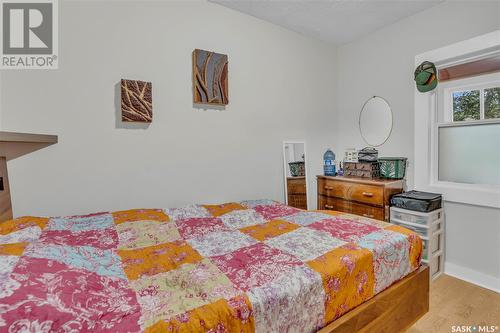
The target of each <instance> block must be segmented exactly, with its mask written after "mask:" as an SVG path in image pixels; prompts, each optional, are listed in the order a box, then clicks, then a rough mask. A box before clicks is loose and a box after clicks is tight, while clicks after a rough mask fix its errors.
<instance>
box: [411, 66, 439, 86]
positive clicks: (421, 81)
mask: <svg viewBox="0 0 500 333" xmlns="http://www.w3.org/2000/svg"><path fill="white" fill-rule="evenodd" d="M415 82H416V83H417V89H418V91H420V92H428V91H431V90H432V89H434V88H436V86H437V84H438V80H437V71H436V66H434V64H433V63H432V62H429V61H424V62H423V63H421V64H420V65H419V66H418V67H417V69H415Z"/></svg>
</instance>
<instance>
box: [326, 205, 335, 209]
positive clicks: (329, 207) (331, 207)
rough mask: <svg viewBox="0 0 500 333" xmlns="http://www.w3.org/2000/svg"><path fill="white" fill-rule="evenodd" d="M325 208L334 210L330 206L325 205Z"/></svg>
mask: <svg viewBox="0 0 500 333" xmlns="http://www.w3.org/2000/svg"><path fill="white" fill-rule="evenodd" d="M325 208H326V209H333V206H330V205H325Z"/></svg>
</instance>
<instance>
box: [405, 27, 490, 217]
mask: <svg viewBox="0 0 500 333" xmlns="http://www.w3.org/2000/svg"><path fill="white" fill-rule="evenodd" d="M499 53H500V30H497V31H494V32H491V33H488V34H485V35H482V36H479V37H475V38H471V39H468V40H465V41H462V42H459V43H455V44H452V45H449V46H445V47H442V48H439V49H436V50H432V51H429V52H425V53H423V54H420V55H417V56H416V57H415V67H417V66H418V65H419V64H420V63H422V62H423V61H431V62H433V63H434V64H435V65H436V66H437V67H438V68H439V67H447V66H452V65H455V64H460V63H465V62H470V61H474V60H478V59H481V58H485V57H488V56H491V55H497V54H499ZM494 74H498V73H494ZM486 75H489V74H486ZM481 76H483V75H481ZM469 79H470V80H472V79H473V77H472V78H465V79H457V80H450V81H445V82H443V83H440V84H438V89H435V90H434V91H431V92H428V93H420V92H418V91H417V90H416V89H415V95H414V96H415V99H414V102H415V109H414V154H415V155H414V163H415V167H414V169H413V174H414V184H415V188H416V189H418V190H422V191H428V192H438V193H442V194H443V198H444V200H446V201H451V202H460V203H466V204H472V205H478V206H488V207H495V208H500V186H496V185H482V184H465V183H455V182H446V181H439V179H438V170H439V169H438V164H437V163H438V156H439V155H438V153H439V152H438V144H439V142H438V130H439V127H443V126H472V125H480V124H483V123H488V124H490V123H499V122H500V119H487V120H471V121H456V122H453V121H451V122H450V121H445V119H446V118H444V116H443V115H442V114H440V110H439V108H440V107H441V105H442V102H440V100H439V99H438V91H439V90H440V89H446V88H447V87H451V86H453V85H455V84H456V83H457V82H459V81H460V80H469ZM449 96H451V95H449ZM451 110H452V109H451ZM452 111H453V110H452ZM447 119H448V120H449V119H450V118H449V116H448V118H447Z"/></svg>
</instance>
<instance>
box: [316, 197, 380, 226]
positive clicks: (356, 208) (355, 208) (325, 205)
mask: <svg viewBox="0 0 500 333" xmlns="http://www.w3.org/2000/svg"><path fill="white" fill-rule="evenodd" d="M318 209H320V210H336V211H339V212H345V213H350V214H355V215H360V216H364V217H368V218H372V219H376V220H381V221H384V218H385V210H384V208H382V207H373V206H369V205H364V204H361V203H356V202H353V201H348V200H344V199H339V198H331V197H326V196H323V195H320V196H318Z"/></svg>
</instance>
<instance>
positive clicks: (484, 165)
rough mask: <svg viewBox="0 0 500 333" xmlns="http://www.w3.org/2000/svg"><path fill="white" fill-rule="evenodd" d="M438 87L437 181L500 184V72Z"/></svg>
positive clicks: (435, 162)
mask: <svg viewBox="0 0 500 333" xmlns="http://www.w3.org/2000/svg"><path fill="white" fill-rule="evenodd" d="M438 87H439V88H438V89H437V104H438V107H437V113H438V114H437V120H438V121H437V122H436V124H435V125H434V126H435V132H436V134H435V135H436V138H437V140H436V142H435V143H434V145H435V147H434V149H435V151H436V158H435V161H434V168H435V169H436V171H437V172H435V179H434V180H435V182H450V183H458V184H469V185H493V186H500V73H492V74H491V73H490V74H484V75H479V76H474V77H469V78H462V79H458V80H450V81H446V82H444V83H442V84H441V86H438Z"/></svg>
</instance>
